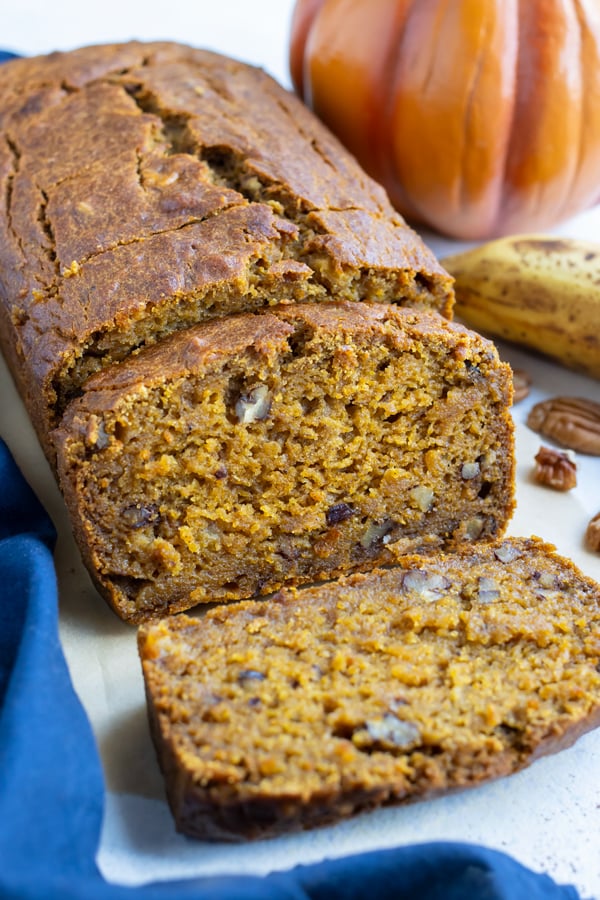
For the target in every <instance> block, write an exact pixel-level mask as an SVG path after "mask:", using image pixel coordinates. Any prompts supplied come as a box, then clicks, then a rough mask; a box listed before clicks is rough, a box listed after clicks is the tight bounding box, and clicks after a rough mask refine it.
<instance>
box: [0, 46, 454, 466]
mask: <svg viewBox="0 0 600 900" xmlns="http://www.w3.org/2000/svg"><path fill="white" fill-rule="evenodd" d="M332 297H333V298H337V299H349V300H371V301H384V302H388V303H394V304H400V305H410V306H413V307H420V308H429V309H435V310H438V311H440V312H442V313H445V314H449V313H450V311H451V305H452V299H453V295H452V288H451V279H450V278H449V276H448V275H447V274H446V273H445V272H444V271H443V270H442V269H441V267H440V266H439V265H438V263H437V262H436V260H435V258H434V256H433V255H432V254H431V253H430V252H429V251H428V250H427V249H426V248H425V246H424V245H423V243H422V242H421V241H420V239H419V238H418V237H417V235H415V234H414V233H413V232H412V231H411V230H410V229H409V228H408V227H407V226H406V225H405V223H404V221H403V220H402V219H401V218H400V216H399V215H398V214H396V213H395V212H394V211H393V209H392V207H391V206H390V204H389V202H388V200H387V198H386V196H385V194H384V192H383V191H382V189H381V188H380V187H379V186H377V185H376V184H375V183H374V182H373V181H371V180H370V179H369V178H368V177H367V176H366V175H365V174H364V173H363V172H362V170H361V169H360V168H359V167H358V165H357V164H356V162H355V161H354V159H353V158H352V157H351V156H350V155H349V154H348V153H347V152H346V151H345V150H344V149H343V148H342V146H341V145H340V144H339V143H338V142H337V141H336V140H335V139H334V138H333V137H332V136H331V135H330V134H329V132H328V131H327V130H326V129H325V128H324V127H323V126H322V125H321V124H320V123H319V122H318V121H317V119H316V118H315V117H313V115H312V114H311V113H310V112H308V110H307V109H306V108H305V107H304V106H303V105H302V104H301V103H300V101H298V100H297V99H296V98H295V97H294V96H293V95H291V94H290V93H288V92H287V91H285V90H283V88H281V87H280V86H279V85H278V84H277V83H276V82H275V81H273V80H272V79H271V78H270V77H268V76H267V75H266V74H265V73H264V72H262V71H260V70H258V69H255V68H252V67H250V66H248V65H244V64H242V63H240V62H236V61H234V60H231V59H227V58H224V57H222V56H219V55H216V54H213V53H209V52H205V51H201V50H195V49H192V48H190V47H186V46H181V45H177V44H169V43H151V44H141V43H129V44H123V45H109V46H95V47H88V48H84V49H81V50H77V51H72V52H68V53H53V54H50V55H49V56H42V57H35V58H30V59H20V60H15V61H12V62H9V63H6V64H5V65H3V66H1V67H0V340H1V345H2V349H3V351H4V354H5V356H6V358H7V360H8V362H9V364H10V365H11V368H12V371H13V373H14V376H15V379H16V381H17V383H18V386H19V388H20V390H21V393H22V395H23V397H24V398H25V401H26V403H27V406H28V408H29V411H30V414H31V416H32V419H33V421H34V424H35V425H36V427H37V430H38V432H39V435H40V438H41V440H42V442H43V444H44V446H45V449H46V451H47V453H48V455H49V457H50V458H51V459H52V458H53V450H52V447H51V444H50V442H49V437H48V430H49V429H50V428H52V427H54V426H55V425H56V424H57V423H58V421H59V419H60V416H61V414H62V412H63V411H64V409H65V407H66V405H67V403H68V402H69V400H70V399H72V398H73V397H75V396H77V395H78V393H79V392H80V390H81V386H82V384H83V382H84V381H85V379H86V378H87V377H88V376H89V375H91V374H92V373H93V372H95V371H98V370H99V369H102V368H103V367H105V366H106V365H108V364H112V363H115V362H118V361H120V360H122V359H124V358H126V357H127V356H129V355H130V354H131V353H132V352H134V351H136V350H137V349H138V348H140V347H143V346H146V345H149V344H153V343H155V342H156V341H158V340H160V339H162V338H164V337H165V336H166V335H168V334H170V333H172V332H174V331H177V330H180V329H182V328H187V327H189V326H190V325H193V324H195V323H197V322H199V321H202V320H205V319H207V318H210V317H215V316H222V315H225V314H231V313H235V312H240V311H249V310H256V309H259V308H261V307H265V306H268V305H271V304H275V303H282V302H289V301H296V300H302V301H305V302H308V301H321V300H328V299H331V298H332Z"/></svg>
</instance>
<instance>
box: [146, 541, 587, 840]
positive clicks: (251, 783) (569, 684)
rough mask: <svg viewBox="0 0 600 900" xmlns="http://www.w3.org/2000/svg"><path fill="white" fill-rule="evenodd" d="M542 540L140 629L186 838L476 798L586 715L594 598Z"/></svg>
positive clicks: (169, 780) (164, 759)
mask: <svg viewBox="0 0 600 900" xmlns="http://www.w3.org/2000/svg"><path fill="white" fill-rule="evenodd" d="M553 551H554V548H552V547H550V546H548V545H545V544H543V543H542V542H541V541H540V540H539V539H511V540H506V541H503V542H501V543H497V544H492V545H489V544H488V545H479V546H477V547H472V548H470V549H465V550H463V551H461V552H459V553H456V554H449V555H444V554H438V555H436V556H433V557H422V556H414V557H405V558H404V559H403V560H400V565H399V566H398V567H393V568H389V569H386V570H380V571H377V570H375V571H373V572H371V573H369V574H367V575H352V576H349V577H348V578H345V579H344V578H342V579H341V580H340V581H339V583H331V582H330V583H328V584H325V585H321V586H318V587H311V588H306V589H303V590H293V589H289V590H286V591H282V592H281V593H279V594H278V595H276V596H275V597H273V598H271V599H269V600H265V601H254V602H253V601H246V602H244V603H239V604H234V605H231V606H228V607H227V606H223V607H219V608H217V609H214V610H211V611H210V612H209V613H207V614H206V616H204V618H202V619H192V618H190V617H189V616H186V615H181V616H176V617H172V618H170V619H166V620H163V621H161V622H158V623H156V624H153V625H147V626H143V627H142V628H141V629H140V632H139V649H140V655H141V659H142V664H143V670H144V676H145V685H146V693H147V699H148V710H149V716H150V723H151V727H152V732H153V736H154V740H155V744H156V749H157V752H158V757H159V761H160V764H161V766H162V769H163V772H164V776H165V780H166V786H167V794H168V797H169V801H170V804H171V808H172V811H173V814H174V817H175V821H176V823H177V827H178V829H179V830H180V831H183V832H185V833H187V834H190V835H192V836H194V837H198V838H202V839H205V840H207V839H212V840H235V839H240V838H250V837H267V836H271V835H274V834H277V833H279V832H282V831H286V830H290V829H298V828H308V827H312V826H316V825H321V824H325V823H328V822H334V821H336V820H338V819H341V818H344V817H347V816H350V815H352V814H354V813H357V812H360V811H362V810H365V809H371V808H373V807H376V806H381V805H383V804H391V803H398V802H401V801H409V800H417V799H420V798H424V797H427V796H430V795H433V794H439V793H443V792H445V791H448V790H451V789H455V788H466V787H471V786H476V785H478V784H481V783H482V782H484V781H486V780H488V779H491V778H497V777H499V776H503V775H508V774H510V773H512V772H515V771H517V770H519V769H522V768H523V767H525V766H527V765H528V764H529V763H531V762H532V761H533V760H534V759H536V758H537V757H539V756H540V755H542V754H544V753H549V752H553V751H556V750H558V749H561V748H562V747H565V746H568V745H569V744H571V743H573V741H574V740H575V739H576V738H577V737H578V736H579V735H580V734H582V733H583V732H584V731H586V730H589V729H591V728H593V727H595V726H596V725H598V724H599V722H600V587H599V586H598V585H596V584H594V583H593V582H592V581H591V580H590V579H588V578H586V577H585V576H583V575H582V574H581V573H580V572H578V571H577V570H576V569H575V567H574V566H573V564H572V563H570V562H569V561H567V560H564V559H561V558H560V557H559V556H558V555H557V554H556V553H554V552H553Z"/></svg>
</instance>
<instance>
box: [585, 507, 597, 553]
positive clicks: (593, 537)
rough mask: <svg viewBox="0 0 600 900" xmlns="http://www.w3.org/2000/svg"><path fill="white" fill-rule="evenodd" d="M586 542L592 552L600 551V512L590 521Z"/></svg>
mask: <svg viewBox="0 0 600 900" xmlns="http://www.w3.org/2000/svg"><path fill="white" fill-rule="evenodd" d="M585 542H586V544H587V545H588V547H589V549H590V550H600V512H599V513H596V515H595V516H594V518H593V519H591V520H590V523H589V525H588V527H587V530H586V532H585Z"/></svg>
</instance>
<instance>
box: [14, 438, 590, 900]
mask: <svg viewBox="0 0 600 900" xmlns="http://www.w3.org/2000/svg"><path fill="white" fill-rule="evenodd" d="M0 485H1V486H2V488H1V491H0V898H2V900H17V898H18V900H76V898H77V900H84V898H85V900H88V898H89V900H121V898H122V900H125V898H135V897H140V898H141V900H153V898H165V897H169V898H173V900H179V898H186V897H198V898H202V900H254V898H256V900H258V898H266V900H309V898H310V900H358V898H363V897H369V898H380V900H388V898H389V900H392V898H394V900H409V898H411V900H412V898H419V900H442V898H444V900H459V898H460V900H462V898H469V900H559V898H562V900H567V898H570V900H577V896H578V895H577V892H576V891H575V890H574V889H573V888H572V887H560V886H558V885H556V884H555V882H553V881H552V880H551V879H550V878H549V877H548V876H546V875H539V874H535V873H534V872H531V871H529V870H528V869H526V868H524V867H523V866H521V865H520V864H519V863H517V862H516V861H515V860H513V859H511V858H510V857H508V856H506V855H504V854H502V853H498V852H496V851H494V850H489V849H486V848H483V847H478V846H471V845H468V844H458V843H431V844H423V845H417V846H409V847H401V848H398V849H396V850H383V851H375V852H371V853H364V854H360V855H357V856H352V857H348V858H344V859H338V860H334V861H327V862H324V863H320V864H318V865H312V866H299V867H297V868H295V869H292V870H291V871H289V872H284V873H275V874H272V875H268V876H266V877H264V878H258V877H247V878H241V877H223V878H208V879H195V880H188V881H180V882H176V883H175V882H170V883H159V884H150V885H145V886H143V887H139V888H131V887H123V886H119V885H114V884H109V883H108V882H106V881H104V879H103V878H102V876H101V874H100V872H99V870H98V868H97V866H96V863H95V854H96V851H97V848H98V841H99V838H100V825H101V821H102V809H103V798H104V783H103V776H102V769H101V766H100V760H99V757H98V752H97V749H96V745H95V742H94V737H93V734H92V731H91V728H90V725H89V722H88V720H87V718H86V715H85V713H84V711H83V709H82V706H81V704H80V702H79V700H78V698H77V696H76V694H75V691H74V690H73V686H72V684H71V680H70V677H69V673H68V670H67V666H66V663H65V659H64V656H63V653H62V649H61V645H60V641H59V637H58V612H57V610H58V602H57V592H56V578H55V571H54V565H53V558H52V548H53V544H54V530H53V527H52V524H51V522H50V520H49V519H48V517H47V515H46V513H45V512H44V510H43V509H42V508H41V506H40V505H39V503H38V501H37V499H36V498H35V496H34V495H33V492H32V491H31V489H30V488H29V487H28V485H27V484H26V482H25V481H24V480H23V478H22V476H21V474H20V472H19V471H18V469H17V467H16V465H15V463H14V461H13V459H12V457H11V455H10V453H9V451H8V449H7V447H6V445H5V444H3V443H2V442H1V441H0Z"/></svg>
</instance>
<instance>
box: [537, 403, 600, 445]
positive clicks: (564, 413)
mask: <svg viewBox="0 0 600 900" xmlns="http://www.w3.org/2000/svg"><path fill="white" fill-rule="evenodd" d="M527 424H528V426H529V427H530V428H531V429H532V431H536V432H537V433H538V434H543V435H544V437H547V438H550V439H551V440H553V441H556V443H557V444H561V446H563V447H569V449H571V450H577V451H578V452H579V453H589V454H591V455H592V456H600V403H596V402H595V401H594V400H585V399H584V398H582V397H553V398H552V399H551V400H544V401H543V402H542V403H537V404H536V405H535V406H534V407H533V408H532V410H531V412H530V413H529V416H528V417H527Z"/></svg>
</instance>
